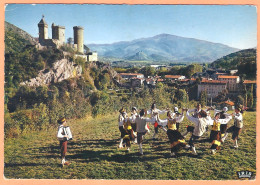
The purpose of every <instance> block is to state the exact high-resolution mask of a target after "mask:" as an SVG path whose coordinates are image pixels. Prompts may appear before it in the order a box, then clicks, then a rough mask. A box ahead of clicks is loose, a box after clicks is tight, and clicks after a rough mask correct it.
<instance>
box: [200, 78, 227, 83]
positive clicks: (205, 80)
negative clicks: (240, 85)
mask: <svg viewBox="0 0 260 185" xmlns="http://www.w3.org/2000/svg"><path fill="white" fill-rule="evenodd" d="M201 82H202V83H220V84H226V83H227V82H226V81H220V80H209V79H202V80H201Z"/></svg>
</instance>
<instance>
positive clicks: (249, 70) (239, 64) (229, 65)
mask: <svg viewBox="0 0 260 185" xmlns="http://www.w3.org/2000/svg"><path fill="white" fill-rule="evenodd" d="M210 66H212V67H216V68H223V69H238V74H245V78H246V79H256V49H246V50H241V51H238V52H235V53H231V54H229V55H227V56H224V57H222V58H220V59H218V60H216V61H214V62H213V63H211V64H210Z"/></svg>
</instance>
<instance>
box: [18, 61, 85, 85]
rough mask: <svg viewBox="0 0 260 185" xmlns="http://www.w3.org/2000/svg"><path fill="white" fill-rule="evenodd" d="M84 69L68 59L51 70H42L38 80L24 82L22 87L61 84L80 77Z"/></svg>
mask: <svg viewBox="0 0 260 185" xmlns="http://www.w3.org/2000/svg"><path fill="white" fill-rule="evenodd" d="M81 74H82V67H81V66H79V65H77V64H75V63H73V62H70V61H69V60H68V59H65V58H64V59H62V60H58V61H56V62H55V63H54V64H53V68H51V69H50V70H48V71H47V70H46V69H45V70H42V71H40V72H39V75H38V76H37V77H36V78H32V79H30V80H28V81H25V82H22V83H21V85H28V86H41V85H48V84H50V83H55V82H61V81H62V80H65V79H68V78H73V77H76V76H80V75H81Z"/></svg>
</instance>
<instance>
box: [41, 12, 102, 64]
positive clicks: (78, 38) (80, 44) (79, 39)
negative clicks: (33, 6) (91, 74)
mask: <svg viewBox="0 0 260 185" xmlns="http://www.w3.org/2000/svg"><path fill="white" fill-rule="evenodd" d="M38 28H39V44H40V46H41V47H42V46H43V47H56V48H60V47H61V46H63V45H64V44H65V27H64V26H59V25H55V24H54V23H52V26H51V28H52V39H49V38H48V24H47V23H46V22H45V20H44V16H42V19H41V20H40V22H39V23H38ZM73 31H74V44H73V45H72V48H74V50H75V51H77V52H78V53H80V54H81V55H80V56H81V57H83V58H85V59H86V60H87V61H97V52H88V53H86V54H85V53H84V39H83V31H84V28H83V27H81V26H74V27H73Z"/></svg>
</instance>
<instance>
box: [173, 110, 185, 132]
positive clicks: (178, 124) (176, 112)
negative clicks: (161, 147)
mask: <svg viewBox="0 0 260 185" xmlns="http://www.w3.org/2000/svg"><path fill="white" fill-rule="evenodd" d="M173 110H174V114H175V116H176V117H179V116H180V115H181V114H183V112H182V113H180V112H178V110H179V109H178V107H174V109H173ZM179 128H180V122H178V121H177V122H176V130H178V131H179Z"/></svg>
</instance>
